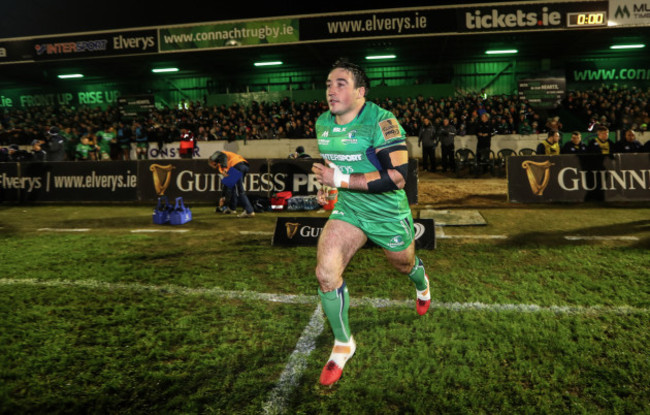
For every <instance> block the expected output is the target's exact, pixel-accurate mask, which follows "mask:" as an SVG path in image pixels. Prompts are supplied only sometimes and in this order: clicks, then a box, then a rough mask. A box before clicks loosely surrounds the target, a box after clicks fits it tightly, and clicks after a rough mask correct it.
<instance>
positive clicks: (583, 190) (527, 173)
mask: <svg viewBox="0 0 650 415" xmlns="http://www.w3.org/2000/svg"><path fill="white" fill-rule="evenodd" d="M507 169H508V200H509V201H510V202H516V203H548V202H587V201H598V202H619V201H626V202H632V201H650V154H646V153H638V154H611V155H598V154H585V155H559V156H512V157H509V158H508V165H507Z"/></svg>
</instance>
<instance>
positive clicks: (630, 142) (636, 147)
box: [612, 130, 643, 153]
mask: <svg viewBox="0 0 650 415" xmlns="http://www.w3.org/2000/svg"><path fill="white" fill-rule="evenodd" d="M642 152H643V146H642V145H641V142H640V141H639V140H637V139H636V134H634V131H632V130H627V131H625V136H624V137H623V139H621V140H619V141H617V142H616V144H614V148H613V150H612V153H642Z"/></svg>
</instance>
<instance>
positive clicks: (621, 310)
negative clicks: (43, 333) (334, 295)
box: [0, 278, 650, 314]
mask: <svg viewBox="0 0 650 415" xmlns="http://www.w3.org/2000/svg"><path fill="white" fill-rule="evenodd" d="M0 285H37V286H44V287H80V288H98V289H104V290H108V291H113V290H127V291H128V290H131V291H150V292H156V293H161V294H177V295H212V296H215V297H220V298H229V299H237V300H256V301H268V302H273V303H284V304H319V303H320V300H319V298H318V296H317V295H302V294H274V293H259V292H255V291H230V290H223V289H221V288H218V287H214V288H190V287H182V286H180V285H170V284H165V285H147V284H132V283H129V284H123V283H113V282H103V281H97V280H60V279H52V280H39V279H35V278H0ZM414 302H415V298H414V299H413V300H391V299H387V298H363V297H362V298H353V299H351V300H350V305H351V306H353V307H358V306H370V307H376V308H382V307H412V306H413V303H414ZM431 308H439V309H444V310H456V311H472V310H480V311H518V312H525V313H540V312H552V313H563V314H608V313H609V314H646V313H650V308H643V307H632V306H600V305H595V306H580V305H576V306H555V305H551V306H540V305H537V304H487V303H480V302H472V303H458V302H454V303H443V302H436V301H431Z"/></svg>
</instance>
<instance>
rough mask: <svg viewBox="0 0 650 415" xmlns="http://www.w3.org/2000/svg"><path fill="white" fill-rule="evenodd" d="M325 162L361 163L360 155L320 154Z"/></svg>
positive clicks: (361, 157)
mask: <svg viewBox="0 0 650 415" xmlns="http://www.w3.org/2000/svg"><path fill="white" fill-rule="evenodd" d="M321 156H322V157H323V158H324V159H325V160H329V161H361V160H362V159H363V156H362V155H361V154H321Z"/></svg>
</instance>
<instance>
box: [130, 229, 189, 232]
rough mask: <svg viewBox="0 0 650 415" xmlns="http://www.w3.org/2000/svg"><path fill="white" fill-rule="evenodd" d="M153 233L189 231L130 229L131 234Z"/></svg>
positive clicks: (184, 230) (183, 230)
mask: <svg viewBox="0 0 650 415" xmlns="http://www.w3.org/2000/svg"><path fill="white" fill-rule="evenodd" d="M155 232H176V233H184V232H189V229H132V230H131V233H155Z"/></svg>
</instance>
